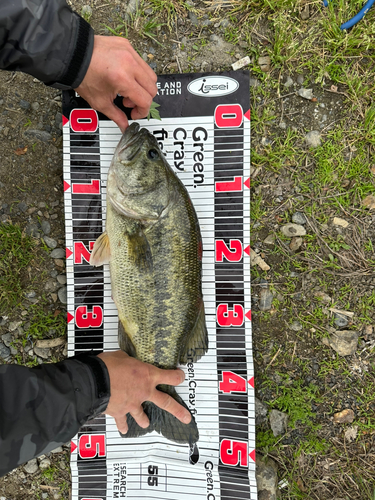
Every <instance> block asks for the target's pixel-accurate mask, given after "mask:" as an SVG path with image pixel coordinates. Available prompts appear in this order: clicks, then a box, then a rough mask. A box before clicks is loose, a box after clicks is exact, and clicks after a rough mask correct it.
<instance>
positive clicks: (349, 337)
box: [327, 330, 359, 356]
mask: <svg viewBox="0 0 375 500" xmlns="http://www.w3.org/2000/svg"><path fill="white" fill-rule="evenodd" d="M358 337H359V334H358V332H355V331H351V330H336V332H335V333H334V334H332V336H331V337H330V338H328V339H327V340H328V344H329V345H330V346H331V347H332V349H333V350H334V351H336V352H337V354H339V356H351V355H352V354H355V352H356V350H357V346H358Z"/></svg>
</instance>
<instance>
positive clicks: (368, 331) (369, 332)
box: [363, 325, 373, 337]
mask: <svg viewBox="0 0 375 500" xmlns="http://www.w3.org/2000/svg"><path fill="white" fill-rule="evenodd" d="M372 332H373V327H372V325H365V326H364V327H363V335H365V336H366V337H368V336H370V335H372Z"/></svg>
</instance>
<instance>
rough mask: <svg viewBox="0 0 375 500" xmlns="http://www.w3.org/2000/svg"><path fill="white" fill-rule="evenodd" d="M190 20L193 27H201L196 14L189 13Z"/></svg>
mask: <svg viewBox="0 0 375 500" xmlns="http://www.w3.org/2000/svg"><path fill="white" fill-rule="evenodd" d="M188 18H189V19H190V21H191V24H192V25H193V26H198V25H199V21H198V18H197V16H196V14H194V12H192V11H189V14H188Z"/></svg>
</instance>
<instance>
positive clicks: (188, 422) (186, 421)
mask: <svg viewBox="0 0 375 500" xmlns="http://www.w3.org/2000/svg"><path fill="white" fill-rule="evenodd" d="M190 421H191V415H190V413H189V414H187V415H185V416H184V418H183V423H184V424H190Z"/></svg>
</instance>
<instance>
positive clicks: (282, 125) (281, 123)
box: [279, 122, 286, 130]
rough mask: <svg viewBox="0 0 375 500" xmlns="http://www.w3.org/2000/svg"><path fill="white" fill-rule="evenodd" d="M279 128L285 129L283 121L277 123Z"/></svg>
mask: <svg viewBox="0 0 375 500" xmlns="http://www.w3.org/2000/svg"><path fill="white" fill-rule="evenodd" d="M279 128H281V129H282V130H285V129H286V123H285V122H280V123H279Z"/></svg>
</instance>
